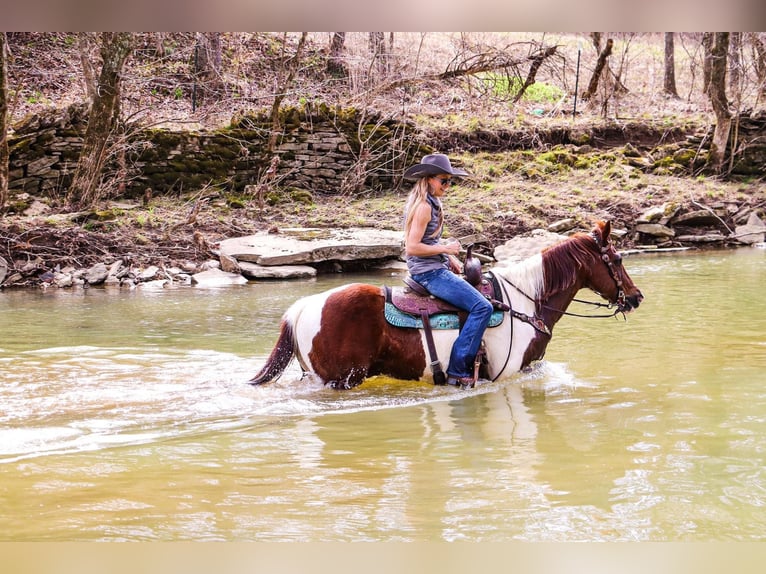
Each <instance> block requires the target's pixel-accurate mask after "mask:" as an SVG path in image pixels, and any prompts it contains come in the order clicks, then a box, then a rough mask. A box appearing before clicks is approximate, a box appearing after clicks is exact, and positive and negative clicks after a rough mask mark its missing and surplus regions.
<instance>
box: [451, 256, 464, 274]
mask: <svg viewBox="0 0 766 574" xmlns="http://www.w3.org/2000/svg"><path fill="white" fill-rule="evenodd" d="M447 259H449V268H450V271H452V272H453V273H457V274H458V275H460V274H461V273H462V272H463V264H462V263H460V259H458V258H457V257H455V256H454V255H447Z"/></svg>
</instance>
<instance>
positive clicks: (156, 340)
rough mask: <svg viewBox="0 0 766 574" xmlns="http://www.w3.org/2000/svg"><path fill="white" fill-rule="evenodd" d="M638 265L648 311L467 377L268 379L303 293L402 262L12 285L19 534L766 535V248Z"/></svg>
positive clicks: (10, 466)
mask: <svg viewBox="0 0 766 574" xmlns="http://www.w3.org/2000/svg"><path fill="white" fill-rule="evenodd" d="M625 261H626V267H627V268H628V270H629V272H630V273H631V276H632V277H633V279H634V281H635V282H636V284H637V285H638V286H639V287H640V288H641V289H642V291H643V292H644V294H645V296H646V300H645V302H644V303H643V304H642V305H641V307H640V309H639V310H638V311H637V312H635V313H633V314H631V315H630V316H629V317H628V320H627V321H623V320H622V319H619V320H617V319H580V318H574V317H565V318H564V319H563V320H562V321H561V322H560V323H559V324H558V326H557V327H556V330H555V333H554V338H553V341H552V342H551V344H550V345H549V347H548V354H547V356H546V357H545V360H544V361H542V362H541V363H539V364H538V365H537V366H536V367H535V368H534V369H532V370H531V371H530V372H527V373H520V374H518V375H516V376H514V377H512V378H510V379H508V380H504V381H498V382H495V383H486V384H484V385H481V386H479V387H477V388H476V389H473V390H464V391H460V390H456V389H453V388H441V387H433V386H431V385H428V384H425V383H424V382H401V381H395V380H392V379H387V378H383V377H379V378H375V379H372V380H369V381H366V382H365V383H364V384H363V385H361V386H360V387H357V388H356V389H352V390H350V391H345V392H339V391H333V390H330V389H325V388H323V387H321V386H318V385H316V384H314V383H307V382H305V381H298V380H297V379H298V370H297V367H296V366H295V364H293V365H291V367H290V369H289V370H288V372H287V374H286V375H285V376H283V377H282V378H281V379H280V380H279V381H277V382H276V383H274V384H271V385H269V386H265V387H259V388H253V387H251V386H249V385H248V384H247V380H248V379H249V378H250V377H251V376H252V375H253V374H254V373H255V372H256V371H257V369H258V368H259V366H260V365H261V364H262V362H263V360H264V359H265V357H266V355H268V353H269V351H270V350H271V347H272V345H273V343H274V340H275V337H276V335H277V330H278V322H279V318H280V316H281V314H282V312H283V310H284V309H285V308H287V306H288V305H289V304H290V303H291V302H292V301H293V300H295V299H296V298H297V297H300V296H303V295H306V294H310V293H313V292H316V291H319V290H323V289H325V288H329V287H332V286H335V285H338V284H341V283H345V282H349V281H352V280H353V281H357V280H362V281H367V282H372V283H376V284H382V283H389V284H397V283H399V276H398V275H392V273H391V272H390V271H389V272H378V273H376V274H366V275H353V276H351V275H334V276H324V277H321V278H319V279H316V280H311V281H303V282H265V283H250V284H248V285H245V286H237V287H227V288H217V289H202V288H199V287H178V288H170V289H162V290H145V291H142V290H140V289H138V290H134V291H125V290H122V291H121V290H118V289H116V290H112V289H98V288H92V289H88V290H81V289H75V290H55V289H49V290H47V291H33V290H25V291H3V292H0V320H1V321H2V322H1V323H0V379H1V381H2V385H0V540H3V541H41V540H42V541H87V540H108V541H121V540H149V541H162V540H166V541H170V540H174V541H175V540H193V541H201V540H221V541H236V540H239V541H251V540H253V541H256V540H257V541H381V540H384V541H445V540H446V541H451V540H468V541H512V540H523V541H595V540H599V541H601V540H606V541H633V540H636V541H638V540H641V541H671V540H673V541H676V540H684V541H710V540H737V541H747V540H763V539H764V538H766V297H764V284H766V250H764V249H758V248H750V249H740V250H736V251H726V252H713V253H692V254H686V253H681V254H654V255H643V256H636V257H628V258H626V260H625ZM581 295H584V293H583V294H581ZM570 310H573V311H581V312H582V311H586V310H585V309H576V308H574V307H573V308H571V309H570Z"/></svg>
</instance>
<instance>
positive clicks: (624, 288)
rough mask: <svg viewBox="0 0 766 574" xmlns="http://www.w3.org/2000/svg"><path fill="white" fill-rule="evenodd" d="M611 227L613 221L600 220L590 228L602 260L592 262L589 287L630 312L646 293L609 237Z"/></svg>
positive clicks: (588, 281)
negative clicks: (624, 263) (634, 279)
mask: <svg viewBox="0 0 766 574" xmlns="http://www.w3.org/2000/svg"><path fill="white" fill-rule="evenodd" d="M611 231H612V225H611V223H610V222H608V221H606V222H604V221H599V222H598V223H597V224H596V227H594V228H593V230H592V231H591V232H590V237H591V238H592V239H593V241H594V242H595V251H596V252H597V253H598V256H597V259H598V260H599V261H600V264H599V263H598V262H594V264H593V265H592V267H591V270H590V277H589V278H588V280H587V282H586V287H588V288H590V289H592V290H593V291H595V292H596V293H598V294H599V295H601V296H602V297H603V298H604V299H606V300H607V301H609V302H610V303H613V304H615V305H617V309H618V311H620V312H622V313H629V312H630V311H632V310H633V309H636V308H638V306H639V304H640V303H641V301H643V299H644V296H643V294H642V293H641V290H640V289H639V288H638V287H636V285H635V284H634V283H633V280H632V279H631V278H630V275H628V272H627V271H626V270H625V267H623V265H622V256H621V255H620V254H619V253H618V252H617V250H616V249H615V248H614V244H613V243H612V241H611V239H610V237H609V235H610V233H611Z"/></svg>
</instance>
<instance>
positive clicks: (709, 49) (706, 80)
mask: <svg viewBox="0 0 766 574" xmlns="http://www.w3.org/2000/svg"><path fill="white" fill-rule="evenodd" d="M713 40H714V35H713V32H705V33H704V34H702V51H703V59H702V93H703V94H707V93H708V90H709V89H710V75H711V74H712V73H713V72H712V69H713V61H712V59H711V58H712V56H711V54H712V53H713Z"/></svg>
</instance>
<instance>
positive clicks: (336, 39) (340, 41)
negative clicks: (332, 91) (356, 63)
mask: <svg viewBox="0 0 766 574" xmlns="http://www.w3.org/2000/svg"><path fill="white" fill-rule="evenodd" d="M345 43H346V33H345V32H333V35H332V40H331V41H330V55H329V57H328V58H327V73H328V74H330V75H331V76H335V77H338V78H346V77H348V68H347V67H346V63H345V62H344V61H343V50H344V45H345Z"/></svg>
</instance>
